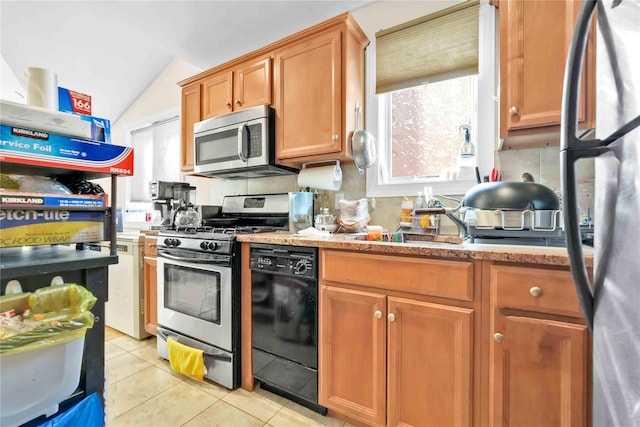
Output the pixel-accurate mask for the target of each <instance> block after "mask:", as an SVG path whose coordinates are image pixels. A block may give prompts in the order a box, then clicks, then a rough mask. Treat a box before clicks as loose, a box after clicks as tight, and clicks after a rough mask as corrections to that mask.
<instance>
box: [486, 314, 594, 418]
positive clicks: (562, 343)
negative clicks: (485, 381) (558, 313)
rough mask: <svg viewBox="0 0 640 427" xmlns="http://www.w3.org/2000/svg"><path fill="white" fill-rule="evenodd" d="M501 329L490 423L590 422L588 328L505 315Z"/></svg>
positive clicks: (494, 351)
mask: <svg viewBox="0 0 640 427" xmlns="http://www.w3.org/2000/svg"><path fill="white" fill-rule="evenodd" d="M495 330H496V331H499V332H495V333H494V335H493V344H492V351H491V353H492V355H493V357H492V361H491V376H490V387H491V392H490V396H492V399H491V408H490V423H489V424H490V425H492V426H541V427H542V426H558V427H569V426H576V427H579V426H586V425H588V424H587V420H588V414H587V408H588V407H589V405H587V401H588V400H587V391H588V383H587V358H588V356H587V348H588V346H587V341H588V331H587V327H586V326H584V325H576V324H572V323H567V322H557V321H552V320H546V319H536V318H528V317H518V316H500V315H499V316H497V317H496V319H495ZM497 334H498V335H497Z"/></svg>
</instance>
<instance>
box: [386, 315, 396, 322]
mask: <svg viewBox="0 0 640 427" xmlns="http://www.w3.org/2000/svg"><path fill="white" fill-rule="evenodd" d="M387 319H389V322H395V321H396V315H395V314H393V313H389V315H388V316H387Z"/></svg>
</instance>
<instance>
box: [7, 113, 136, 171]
mask: <svg viewBox="0 0 640 427" xmlns="http://www.w3.org/2000/svg"><path fill="white" fill-rule="evenodd" d="M0 161H2V162H9V163H19V164H22V165H25V164H26V165H34V166H46V167H58V168H63V169H74V170H78V171H86V172H100V173H107V174H114V175H133V149H132V148H131V147H123V146H120V145H114V144H107V143H103V142H97V141H90V140H86V139H80V138H73V137H69V136H65V135H60V134H56V133H52V132H46V131H42V130H36V129H30V128H26V127H19V126H12V125H7V124H4V123H0Z"/></svg>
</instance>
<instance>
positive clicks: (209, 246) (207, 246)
mask: <svg viewBox="0 0 640 427" xmlns="http://www.w3.org/2000/svg"><path fill="white" fill-rule="evenodd" d="M217 247H218V244H217V243H216V242H202V243H200V248H202V250H204V251H213V250H215V249H216V248H217Z"/></svg>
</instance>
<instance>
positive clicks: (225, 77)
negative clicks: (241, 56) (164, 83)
mask: <svg viewBox="0 0 640 427" xmlns="http://www.w3.org/2000/svg"><path fill="white" fill-rule="evenodd" d="M271 82H272V78H271V58H270V57H267V58H261V59H257V60H251V61H247V62H244V63H242V64H240V65H238V66H237V67H234V68H233V69H231V70H225V71H222V72H219V73H217V74H214V75H212V76H211V77H207V78H206V79H205V80H204V81H203V82H202V120H204V119H208V118H209V117H214V116H219V115H220V114H225V113H229V112H231V111H238V110H242V109H245V108H249V107H255V106H257V105H263V104H271V85H272V83H271Z"/></svg>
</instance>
